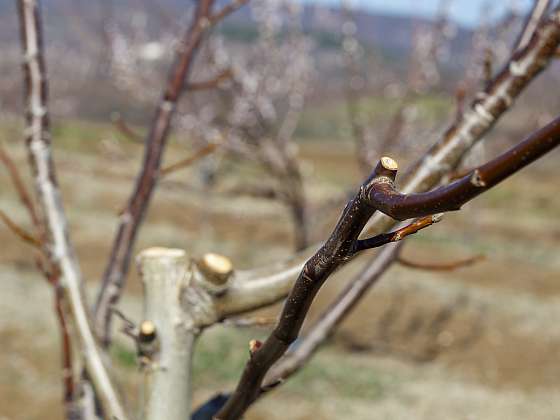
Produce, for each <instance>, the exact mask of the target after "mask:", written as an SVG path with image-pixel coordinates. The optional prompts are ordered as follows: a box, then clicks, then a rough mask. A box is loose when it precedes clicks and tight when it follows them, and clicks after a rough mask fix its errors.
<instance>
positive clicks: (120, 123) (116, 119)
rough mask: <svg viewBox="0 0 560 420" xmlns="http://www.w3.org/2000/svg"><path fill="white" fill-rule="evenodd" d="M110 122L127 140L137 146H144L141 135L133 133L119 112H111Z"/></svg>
mask: <svg viewBox="0 0 560 420" xmlns="http://www.w3.org/2000/svg"><path fill="white" fill-rule="evenodd" d="M111 121H112V122H113V125H114V126H115V127H116V129H117V130H119V132H120V133H121V134H123V135H124V136H125V137H126V138H127V139H128V140H130V141H131V142H133V143H137V144H144V138H143V137H142V135H141V134H139V133H137V132H136V131H134V130H133V129H132V128H131V127H130V126H129V125H128V124H127V123H126V121H125V120H124V118H123V117H122V115H121V114H120V113H119V112H113V113H112V114H111Z"/></svg>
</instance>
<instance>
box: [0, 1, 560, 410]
mask: <svg viewBox="0 0 560 420" xmlns="http://www.w3.org/2000/svg"><path fill="white" fill-rule="evenodd" d="M244 3H245V1H243V0H235V1H234V2H233V3H228V4H226V5H225V6H222V8H221V9H218V10H215V8H216V7H215V4H214V0H201V1H199V2H198V3H197V4H196V7H195V10H194V14H193V19H192V22H191V24H190V26H189V28H188V29H187V31H186V32H185V35H184V37H183V42H182V43H181V44H180V45H179V47H178V49H177V51H176V57H175V62H174V64H173V65H172V66H171V70H170V73H169V77H168V80H167V83H166V86H165V90H164V93H163V95H162V99H161V101H160V103H159V105H158V107H157V110H156V113H155V116H154V119H153V122H152V126H151V129H150V132H149V134H148V135H147V137H146V141H145V143H144V148H145V149H144V159H143V163H142V167H141V169H140V171H139V174H138V177H137V180H136V184H135V187H134V189H133V191H132V194H131V196H130V198H129V201H128V204H127V206H126V208H125V210H124V212H123V214H122V215H121V219H120V223H119V226H118V232H117V235H116V237H115V240H114V242H113V248H112V251H111V255H110V258H109V263H108V265H107V269H106V271H105V275H104V281H103V283H102V286H101V289H100V293H99V295H98V299H97V305H96V311H95V317H93V315H94V314H92V313H90V310H89V305H88V303H87V299H86V296H85V293H84V285H83V279H82V276H81V274H80V268H79V262H78V260H77V258H76V256H75V254H74V251H73V247H72V243H71V241H70V237H69V232H68V229H67V220H66V216H65V213H64V210H63V205H62V201H61V197H60V191H59V189H58V186H57V181H56V173H55V166H54V163H53V160H52V157H51V131H50V127H49V124H50V121H49V112H48V102H47V91H48V79H47V74H46V69H45V64H44V56H43V41H42V30H41V14H40V8H39V7H38V3H37V1H35V0H19V1H18V2H17V4H18V12H19V18H20V28H21V40H22V48H23V57H24V85H25V95H24V97H25V106H26V115H25V121H26V124H25V137H26V146H27V150H28V156H29V162H30V166H31V171H32V175H33V178H34V183H35V190H36V194H35V200H36V202H37V204H35V200H34V199H33V198H31V194H29V193H28V192H27V190H26V188H25V185H24V183H23V181H22V180H21V176H20V174H19V172H18V170H17V169H16V167H15V165H14V164H13V162H12V160H11V159H10V157H9V156H8V155H7V154H6V153H5V152H3V151H2V150H0V159H1V160H2V162H3V163H4V164H5V165H6V166H7V168H8V169H9V172H10V176H11V179H12V181H13V184H14V186H15V188H16V191H17V193H18V196H19V199H20V201H21V202H22V204H23V205H24V207H25V208H26V210H27V212H28V213H29V216H30V220H31V222H32V225H33V229H34V230H33V232H28V231H27V230H26V229H24V228H22V227H20V226H19V225H18V224H17V223H15V222H14V221H13V220H12V219H11V218H10V217H9V216H8V215H7V214H5V213H0V218H1V219H2V220H3V221H4V223H5V224H6V225H7V226H8V227H9V228H10V229H11V230H12V231H13V232H14V233H15V234H16V235H18V236H19V237H20V238H21V239H22V240H24V241H25V242H27V243H29V244H30V245H32V246H33V247H34V248H35V249H36V250H37V265H38V266H39V268H40V269H41V270H42V271H43V273H44V274H45V276H46V278H47V280H48V281H49V282H50V283H51V284H52V285H53V287H54V290H55V302H56V309H57V315H58V321H59V328H60V331H61V336H62V352H63V379H64V399H65V403H66V407H67V417H68V418H76V417H78V418H87V419H94V418H96V415H97V414H98V413H96V412H95V411H96V408H95V407H94V405H93V404H92V400H93V397H95V399H96V401H97V402H98V403H99V405H100V408H101V414H102V415H103V416H105V417H106V418H117V419H120V420H121V419H126V418H127V411H128V410H127V409H126V408H125V407H124V406H123V403H122V398H121V395H120V394H119V392H118V391H117V389H116V387H115V386H114V383H113V380H112V378H111V377H110V374H109V372H110V368H109V366H108V362H107V361H106V360H105V356H104V352H105V351H106V350H107V349H108V347H109V346H110V344H111V338H112V337H111V329H110V326H111V316H112V314H113V313H115V310H116V308H115V306H116V305H117V303H118V301H119V299H120V297H121V294H122V290H123V286H124V282H125V279H126V274H127V272H128V270H129V266H130V258H131V254H132V250H133V246H134V243H135V239H136V236H137V233H138V230H139V228H140V227H141V225H142V222H143V219H144V216H145V214H146V211H147V208H148V206H149V203H150V199H151V197H152V195H153V191H154V189H155V187H156V186H157V182H158V180H159V176H160V175H161V174H164V173H165V168H162V164H161V161H162V155H163V152H164V149H165V146H166V144H167V141H168V137H169V132H170V124H171V120H172V118H173V116H174V113H175V111H176V108H177V104H178V100H179V98H180V96H181V95H182V94H183V93H185V92H188V90H189V89H196V86H197V85H196V83H198V82H194V81H192V80H190V78H189V76H190V74H191V72H192V66H193V60H194V59H195V55H196V52H197V50H198V49H199V48H200V45H201V44H202V42H203V40H204V39H205V37H206V36H207V35H208V32H209V30H210V28H211V27H212V25H213V24H215V23H217V22H218V21H219V20H220V19H222V18H224V17H225V16H226V15H228V14H229V13H230V12H232V11H234V10H235V9H237V8H238V7H241V6H242V5H243V4H244ZM543 8H544V10H548V4H545V5H542V4H535V7H534V8H533V10H532V11H531V16H530V18H528V19H527V20H526V22H527V24H525V25H524V26H523V28H522V33H523V34H525V32H530V33H531V36H528V35H523V36H521V37H520V40H521V39H525V41H523V43H522V42H521V41H516V44H515V47H514V53H513V54H512V55H511V57H510V58H509V60H508V61H507V62H506V65H505V66H504V68H503V69H502V70H501V71H500V72H498V73H497V74H496V75H495V76H493V77H491V78H490V80H489V81H488V83H487V85H486V87H485V89H484V90H483V91H482V92H480V93H479V94H478V95H476V96H475V99H474V100H473V101H472V102H471V104H470V106H469V107H468V108H467V109H465V110H464V112H462V113H460V115H458V116H457V118H454V121H453V123H452V124H451V125H450V127H449V128H448V129H447V130H446V132H445V133H444V134H443V135H442V137H441V138H440V139H439V140H438V141H437V142H436V143H435V144H434V145H433V146H432V147H431V148H430V149H429V150H428V151H427V152H426V153H425V154H423V155H422V156H421V157H420V158H419V159H418V162H417V163H416V164H415V165H413V166H412V168H411V169H410V170H409V171H408V173H407V174H406V175H405V176H404V179H403V180H402V181H401V182H400V187H397V185H396V176H397V171H398V165H397V162H396V161H395V160H393V159H392V158H389V157H382V158H381V159H379V161H378V163H377V166H376V167H375V168H374V169H373V171H372V172H371V174H370V175H369V176H368V177H367V178H366V179H365V180H364V182H363V183H362V184H361V185H360V186H359V187H358V188H357V190H356V191H355V193H354V196H353V198H352V199H351V200H350V201H349V202H348V204H347V205H346V207H345V208H344V210H343V211H342V214H341V216H340V218H339V220H338V223H337V224H336V226H335V227H334V229H333V231H332V233H331V234H330V236H329V237H328V238H326V241H325V242H324V243H322V244H320V245H312V246H311V247H309V248H307V249H306V250H304V251H303V252H301V253H299V254H297V255H296V256H295V257H294V258H292V259H290V260H289V261H286V262H283V263H280V264H274V265H273V266H270V267H264V268H262V269H257V270H249V271H240V270H234V266H233V264H232V263H231V261H230V260H229V259H228V258H226V257H223V256H220V255H216V254H212V253H209V254H206V255H204V256H203V257H202V258H200V259H193V260H190V258H188V257H187V256H186V253H185V252H184V251H182V250H177V249H167V248H150V249H148V250H145V251H143V252H142V253H141V254H140V256H139V266H140V271H141V275H142V278H143V282H144V285H145V289H144V290H145V296H144V313H143V316H144V320H143V321H142V322H141V323H140V325H139V326H138V327H137V328H136V327H135V326H133V325H129V328H128V330H127V331H128V334H129V335H131V336H132V337H133V338H134V339H135V343H136V345H137V350H138V356H139V357H138V361H139V364H140V366H141V367H142V374H143V375H144V376H145V378H146V379H147V380H146V381H145V382H144V383H145V385H144V387H143V390H142V392H143V395H144V396H145V398H144V399H143V400H142V401H141V404H142V407H141V411H142V416H143V418H146V419H157V418H166V419H170V420H175V419H184V418H185V416H188V415H189V413H190V410H191V408H190V396H191V393H192V385H191V360H192V355H193V349H194V346H195V342H196V338H197V337H198V336H199V335H200V334H201V333H202V332H203V331H204V329H205V328H206V327H209V326H211V325H213V324H215V323H217V322H221V321H223V320H224V319H227V318H230V317H232V316H234V315H237V314H242V313H246V312H249V311H251V310H254V309H257V308H261V307H263V306H267V305H270V304H272V303H275V302H278V301H279V300H282V299H284V298H287V299H286V301H285V304H284V308H283V310H282V313H281V314H280V317H279V319H278V322H277V324H276V326H275V327H274V329H273V331H272V333H271V335H270V336H269V337H268V339H267V340H266V341H264V342H260V341H257V340H252V341H251V342H250V343H249V360H248V361H247V365H246V367H245V370H244V372H243V374H242V376H241V378H240V380H239V383H238V386H237V388H236V389H235V391H234V392H233V393H232V394H231V396H230V398H229V399H228V401H227V403H226V404H225V405H224V406H223V407H222V408H221V410H220V411H219V412H218V413H217V414H216V415H215V417H214V418H215V419H238V418H240V417H241V416H242V415H243V413H244V412H245V411H246V410H247V409H248V408H249V407H250V405H251V404H252V403H253V402H254V401H256V400H257V399H258V398H259V397H261V396H263V395H265V394H266V393H268V391H271V390H272V389H274V388H276V387H277V386H279V385H280V384H281V383H282V382H283V380H284V379H286V378H287V377H288V376H289V375H291V374H292V373H294V372H296V371H297V370H298V369H299V368H300V367H301V366H303V365H304V363H305V362H306V361H307V360H308V359H309V358H310V357H311V356H312V355H313V353H314V352H315V351H316V350H317V348H318V347H319V345H320V344H321V343H322V342H324V340H325V339H326V338H327V337H328V336H329V335H330V334H331V333H332V331H333V330H334V329H335V328H336V326H337V325H339V323H340V322H341V321H342V320H343V319H344V317H345V316H346V315H347V314H348V313H349V312H350V311H351V310H352V308H353V307H354V306H355V305H356V303H357V302H358V301H359V300H360V298H361V297H362V296H363V293H364V292H365V291H366V290H367V289H369V288H370V287H371V286H372V285H373V284H375V283H376V281H377V280H378V279H379V278H380V276H381V275H382V274H383V273H384V271H385V270H386V269H387V268H388V267H389V266H390V265H391V263H392V262H395V261H396V260H397V259H398V252H399V248H400V247H399V244H395V242H399V241H401V240H402V239H404V238H406V237H407V236H409V235H411V234H414V233H417V232H418V231H420V230H422V229H424V228H427V227H429V226H431V225H433V224H434V223H435V222H438V221H439V220H440V219H441V216H442V213H443V212H448V211H457V210H459V209H460V208H461V206H462V205H463V204H465V203H466V202H469V201H470V200H472V199H473V198H475V197H476V196H478V195H480V194H482V193H484V192H486V191H488V190H489V189H491V188H493V187H495V186H496V185H497V184H499V183H500V182H502V181H504V180H505V179H507V178H508V177H510V176H511V175H513V174H515V173H517V172H518V171H520V170H521V169H523V168H524V167H526V166H527V165H530V164H531V163H533V162H534V161H536V160H537V159H539V158H541V157H542V156H544V155H545V154H547V153H549V152H550V151H552V150H553V149H555V148H556V147H557V146H558V145H560V117H557V118H555V119H554V120H553V121H551V122H550V123H549V124H547V125H546V126H544V127H543V128H541V129H539V130H537V131H535V132H533V133H531V134H529V135H528V136H527V138H526V139H525V140H523V141H521V142H519V143H518V144H517V145H515V146H514V147H512V148H511V149H509V150H507V151H506V152H504V153H502V154H501V155H499V156H498V157H496V158H494V159H492V160H490V161H488V162H487V163H485V164H483V165H480V166H478V167H476V168H474V169H471V170H469V171H468V172H467V173H466V174H465V175H464V176H462V177H460V178H459V179H457V180H455V181H453V182H446V179H448V178H450V177H451V176H452V175H453V173H454V171H455V169H456V168H457V167H458V165H459V164H460V163H461V161H462V160H463V158H464V157H465V156H466V154H467V153H468V152H469V150H470V149H471V148H472V147H473V146H474V145H475V144H476V143H477V142H479V141H480V140H481V139H482V137H483V136H484V135H485V134H486V133H487V132H488V131H489V130H490V129H491V128H492V127H493V126H494V124H495V123H496V122H497V121H498V119H499V118H500V117H501V116H502V115H503V114H504V113H505V112H506V111H508V110H509V109H510V108H511V107H512V105H513V102H514V99H515V98H517V97H518V96H519V95H520V94H521V93H522V92H523V91H524V90H525V88H526V87H527V86H528V85H529V83H530V82H531V81H532V80H534V79H535V78H536V77H537V75H538V74H540V73H541V72H542V71H543V70H544V69H545V68H546V67H547V66H548V64H549V63H550V62H551V61H552V60H553V58H554V57H555V55H556V51H557V48H558V46H559V44H560V8H558V7H557V8H555V9H554V10H553V11H551V12H550V13H547V14H546V18H543V17H542V16H543V15H544V12H543V11H542V9H543ZM535 20H536V21H538V24H534V22H535ZM526 38H529V40H528V41H527V40H526ZM208 85H210V86H211V87H212V86H214V85H215V84H214V83H208ZM292 127H293V125H292ZM289 131H290V132H291V134H293V129H291V130H289ZM291 134H290V136H291ZM279 136H280V139H281V141H285V140H282V135H279ZM277 152H278V151H277ZM278 153H280V152H278ZM280 154H281V153H280ZM281 159H282V158H281ZM168 170H170V169H168ZM281 179H283V182H286V181H285V178H281ZM408 219H414V220H413V221H407V220H408ZM399 221H402V222H405V221H406V222H405V223H398V222H399ZM395 226H396V227H395ZM393 228H394V230H391V229H393ZM377 247H384V249H383V250H382V251H381V252H380V253H378V254H377V255H376V256H375V258H374V259H373V260H372V263H371V265H369V266H368V267H367V268H366V270H365V271H364V272H362V273H361V274H359V275H358V276H357V277H356V278H355V279H353V280H352V281H351V282H350V284H349V285H348V287H347V288H346V289H344V290H343V291H342V292H341V294H340V295H339V296H338V297H337V298H336V300H335V302H334V303H333V305H332V306H331V307H330V308H328V310H327V311H326V312H325V313H324V314H323V316H321V317H320V318H319V321H317V323H316V324H314V325H313V326H312V327H311V328H310V330H309V331H308V333H307V335H305V336H304V337H302V338H301V345H300V346H299V347H298V348H297V349H295V350H289V347H290V344H291V343H293V342H294V341H295V340H296V338H298V336H299V334H300V330H301V328H302V325H303V322H304V320H305V319H306V316H307V313H308V311H309V308H310V306H311V305H312V303H313V299H314V297H315V295H316V294H317V292H318V291H319V289H320V288H321V287H322V285H323V284H324V283H325V282H326V281H327V280H328V278H329V277H330V276H331V275H332V274H333V273H334V272H335V271H336V270H337V269H338V268H340V267H341V266H342V265H344V264H347V263H349V262H351V261H352V260H353V259H354V257H355V256H356V255H358V254H359V253H361V252H362V251H365V250H368V249H372V248H377ZM92 320H93V321H94V322H92ZM96 336H97V337H96ZM98 342H100V343H101V345H100V344H98ZM286 352H287V353H286ZM285 354H286V356H285V357H284V358H282V357H283V356H284V355H285Z"/></svg>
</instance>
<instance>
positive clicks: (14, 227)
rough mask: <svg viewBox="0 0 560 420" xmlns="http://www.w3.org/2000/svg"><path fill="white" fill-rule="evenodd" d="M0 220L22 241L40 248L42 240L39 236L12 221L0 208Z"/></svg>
mask: <svg viewBox="0 0 560 420" xmlns="http://www.w3.org/2000/svg"><path fill="white" fill-rule="evenodd" d="M0 220H2V222H4V224H5V225H6V226H7V227H8V229H10V230H11V231H12V233H14V234H15V235H16V236H17V237H18V238H20V239H21V240H22V241H23V242H25V243H27V244H30V245H32V246H34V247H37V248H39V249H41V247H42V245H43V244H42V242H41V241H40V240H39V238H37V237H35V236H34V235H33V234H31V233H29V232H28V231H27V230H25V229H24V228H22V227H21V226H19V225H18V224H17V223H16V222H14V221H13V220H12V219H11V218H10V217H9V216H8V215H7V214H6V213H4V211H2V210H0Z"/></svg>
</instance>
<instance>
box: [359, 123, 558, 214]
mask: <svg viewBox="0 0 560 420" xmlns="http://www.w3.org/2000/svg"><path fill="white" fill-rule="evenodd" d="M559 144H560V117H557V118H556V119H555V120H553V121H552V122H551V123H549V124H548V125H547V126H545V127H544V128H542V129H540V130H538V131H536V132H535V133H533V134H531V135H530V136H529V137H528V138H527V139H525V140H524V141H522V142H521V143H519V144H518V145H517V146H515V147H513V148H511V149H510V150H508V151H507V152H505V153H503V154H502V155H500V156H498V157H497V158H495V159H493V160H491V161H490V162H488V163H486V164H484V165H482V166H480V167H478V168H476V169H474V170H473V171H472V172H471V173H469V174H468V175H466V176H464V177H463V178H461V179H459V180H458V181H455V182H453V183H451V184H448V185H446V186H443V187H440V188H437V189H435V190H432V191H428V192H425V193H417V194H401V193H400V192H399V191H397V189H396V188H395V185H394V182H393V180H394V179H391V177H380V178H378V179H377V180H376V181H375V182H374V185H373V186H372V188H371V189H370V192H369V194H370V195H369V199H370V201H371V203H372V205H373V206H375V208H377V209H378V210H379V211H381V212H382V213H384V214H386V215H388V216H390V217H392V218H393V219H396V220H406V219H410V218H412V217H421V216H426V215H430V214H434V213H442V212H447V211H455V210H459V209H460V208H461V206H462V205H463V204H465V203H466V202H468V201H470V200H472V199H473V198H474V197H476V196H478V195H479V194H482V193H483V192H485V191H487V190H488V189H490V188H492V187H493V186H495V185H497V184H498V183H500V182H501V181H503V180H504V179H506V178H507V177H509V176H511V175H513V174H514V173H515V172H517V171H519V170H520V169H522V168H524V167H525V166H527V165H529V164H530V163H532V162H534V161H535V160H537V159H538V158H540V157H542V156H543V155H545V154H546V153H548V152H550V151H551V150H552V149H554V148H555V147H557V146H558V145H559Z"/></svg>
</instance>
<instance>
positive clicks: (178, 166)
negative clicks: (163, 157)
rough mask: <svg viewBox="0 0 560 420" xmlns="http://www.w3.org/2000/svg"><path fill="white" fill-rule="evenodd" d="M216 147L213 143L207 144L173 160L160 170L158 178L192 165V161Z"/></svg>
mask: <svg viewBox="0 0 560 420" xmlns="http://www.w3.org/2000/svg"><path fill="white" fill-rule="evenodd" d="M217 147H218V146H217V145H215V144H208V145H206V146H204V147H201V148H200V149H198V150H197V151H196V152H194V153H193V154H192V155H191V156H189V157H186V158H185V159H181V160H180V161H178V162H175V163H173V164H172V165H169V166H166V167H165V168H163V169H162V170H161V171H160V178H161V177H164V176H167V175H169V174H171V173H173V172H177V171H179V170H181V169H184V168H186V167H188V166H190V165H192V164H193V163H194V162H196V161H198V160H200V159H202V158H203V157H205V156H208V155H209V154H211V153H214V152H215V151H216V148H217Z"/></svg>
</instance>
